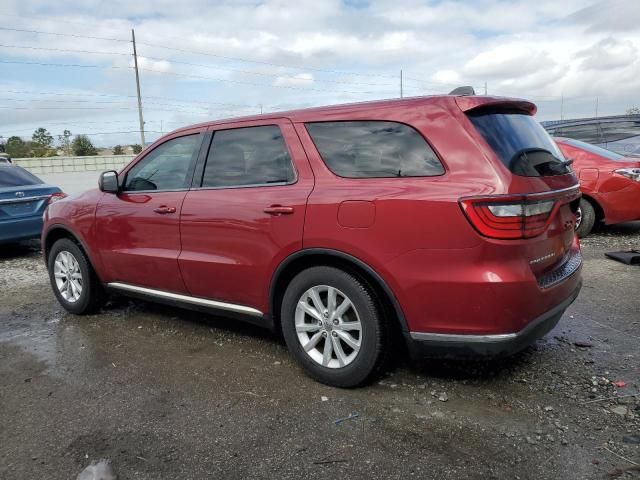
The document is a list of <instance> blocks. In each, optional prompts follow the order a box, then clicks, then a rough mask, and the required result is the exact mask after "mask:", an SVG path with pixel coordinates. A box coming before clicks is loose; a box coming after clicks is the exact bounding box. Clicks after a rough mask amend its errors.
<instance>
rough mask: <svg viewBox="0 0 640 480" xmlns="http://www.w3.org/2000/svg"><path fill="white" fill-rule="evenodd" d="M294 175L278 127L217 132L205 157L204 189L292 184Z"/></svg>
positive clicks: (270, 126)
mask: <svg viewBox="0 0 640 480" xmlns="http://www.w3.org/2000/svg"><path fill="white" fill-rule="evenodd" d="M294 180H295V172H294V170H293V166H292V164H291V157H290V155H289V151H288V150H287V146H286V144H285V141H284V138H283V136H282V132H281V131H280V127H278V126H277V125H265V126H260V127H243V128H235V129H231V130H219V131H217V132H215V133H214V134H213V142H212V143H211V148H210V149H209V155H208V156H207V163H206V165H205V169H204V176H203V179H202V186H203V187H218V188H220V187H241V186H248V185H275V184H286V183H291V182H293V181H294Z"/></svg>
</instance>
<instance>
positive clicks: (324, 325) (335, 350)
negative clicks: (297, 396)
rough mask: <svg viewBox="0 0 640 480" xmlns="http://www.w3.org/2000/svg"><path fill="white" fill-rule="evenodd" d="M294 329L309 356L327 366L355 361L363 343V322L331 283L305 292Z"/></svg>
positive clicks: (345, 297)
mask: <svg viewBox="0 0 640 480" xmlns="http://www.w3.org/2000/svg"><path fill="white" fill-rule="evenodd" d="M295 329H296V334H297V337H298V341H299V342H300V345H301V346H302V348H303V350H304V351H305V352H306V353H307V355H308V356H309V357H310V358H311V359H312V360H313V361H314V362H316V363H317V364H319V365H322V366H323V367H327V368H342V367H345V366H347V365H349V364H350V363H352V362H353V361H354V360H355V358H356V357H357V355H358V352H359V351H360V346H361V344H362V323H361V322H360V317H359V316H358V312H357V310H356V308H355V306H354V304H353V302H352V301H351V300H350V299H349V297H347V296H346V295H345V294H344V293H343V292H341V291H340V290H338V289H337V288H334V287H331V286H329V285H318V286H315V287H311V288H310V289H309V290H307V291H306V292H304V293H303V294H302V296H301V297H300V299H299V300H298V304H297V306H296V314H295Z"/></svg>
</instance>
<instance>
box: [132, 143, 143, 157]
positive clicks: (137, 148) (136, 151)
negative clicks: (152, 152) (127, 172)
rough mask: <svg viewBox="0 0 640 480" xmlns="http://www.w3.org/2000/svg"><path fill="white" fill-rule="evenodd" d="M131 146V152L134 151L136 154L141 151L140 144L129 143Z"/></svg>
mask: <svg viewBox="0 0 640 480" xmlns="http://www.w3.org/2000/svg"><path fill="white" fill-rule="evenodd" d="M131 148H132V150H133V153H135V154H136V155H137V154H139V153H140V152H141V151H142V146H141V145H131Z"/></svg>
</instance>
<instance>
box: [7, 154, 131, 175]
mask: <svg viewBox="0 0 640 480" xmlns="http://www.w3.org/2000/svg"><path fill="white" fill-rule="evenodd" d="M133 157H135V155H102V156H91V157H42V158H14V159H13V163H15V164H16V165H20V166H21V167H23V168H26V169H27V170H29V171H30V172H32V173H35V174H38V173H64V172H94V171H103V170H120V169H121V168H122V167H124V166H125V165H126V164H127V163H129V162H130V161H131V159H133Z"/></svg>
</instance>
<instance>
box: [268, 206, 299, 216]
mask: <svg viewBox="0 0 640 480" xmlns="http://www.w3.org/2000/svg"><path fill="white" fill-rule="evenodd" d="M294 211H295V209H294V208H293V207H283V206H281V205H271V206H270V207H267V208H265V209H264V213H268V214H269V215H291V214H292V213H293V212H294Z"/></svg>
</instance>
